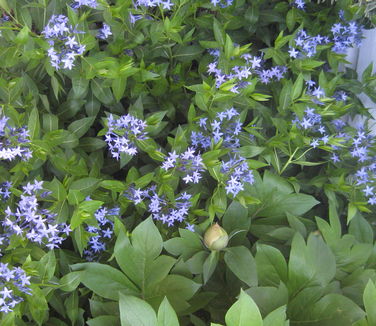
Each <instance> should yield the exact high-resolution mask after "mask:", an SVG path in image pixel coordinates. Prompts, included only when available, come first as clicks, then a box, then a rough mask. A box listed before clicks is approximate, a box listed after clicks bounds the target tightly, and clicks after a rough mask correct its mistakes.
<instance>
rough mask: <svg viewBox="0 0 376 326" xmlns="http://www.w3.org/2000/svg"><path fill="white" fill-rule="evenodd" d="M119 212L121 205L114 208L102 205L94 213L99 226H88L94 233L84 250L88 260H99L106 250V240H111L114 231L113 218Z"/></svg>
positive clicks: (89, 230)
mask: <svg viewBox="0 0 376 326" xmlns="http://www.w3.org/2000/svg"><path fill="white" fill-rule="evenodd" d="M89 200H90V199H89ZM119 214H120V208H119V207H114V208H112V209H107V208H106V207H101V208H99V209H97V211H96V212H95V213H94V217H95V219H96V221H97V224H98V227H94V226H88V227H87V228H86V230H87V231H88V232H90V233H93V235H92V236H91V237H90V238H89V242H88V246H87V248H86V249H85V250H84V251H83V255H84V257H85V259H86V260H88V261H94V260H98V259H99V256H100V253H101V252H103V251H105V250H106V242H107V241H108V240H111V238H112V235H113V232H114V231H113V229H114V223H113V221H112V220H111V219H112V218H113V217H112V216H119Z"/></svg>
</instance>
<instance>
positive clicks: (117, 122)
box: [105, 114, 147, 160]
mask: <svg viewBox="0 0 376 326" xmlns="http://www.w3.org/2000/svg"><path fill="white" fill-rule="evenodd" d="M107 121H108V131H107V133H106V136H105V141H106V143H107V145H108V148H109V149H110V152H111V154H112V156H113V157H114V158H116V159H117V160H118V159H120V154H121V153H125V154H128V155H131V156H133V155H136V154H137V147H136V143H135V141H136V140H143V139H146V138H147V134H146V132H145V131H144V130H145V128H146V122H145V121H143V120H141V119H137V118H135V117H133V116H131V115H130V114H126V115H122V116H121V117H119V118H118V119H115V118H114V117H113V116H112V114H110V116H109V117H108V120H107Z"/></svg>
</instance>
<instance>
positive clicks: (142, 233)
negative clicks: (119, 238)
mask: <svg viewBox="0 0 376 326" xmlns="http://www.w3.org/2000/svg"><path fill="white" fill-rule="evenodd" d="M132 245H133V247H134V248H135V249H136V250H138V251H139V252H140V253H142V255H144V256H145V257H146V258H151V259H154V258H156V257H158V255H159V254H160V253H161V251H162V247H163V241H162V237H161V235H160V234H159V231H158V229H157V227H156V226H155V225H154V223H153V220H152V218H151V217H149V218H148V219H147V220H145V221H143V222H141V223H140V224H139V225H138V226H137V227H136V228H135V229H134V231H133V232H132Z"/></svg>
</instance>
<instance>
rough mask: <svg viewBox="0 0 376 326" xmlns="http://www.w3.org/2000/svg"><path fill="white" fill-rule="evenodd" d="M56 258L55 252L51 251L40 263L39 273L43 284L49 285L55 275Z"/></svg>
mask: <svg viewBox="0 0 376 326" xmlns="http://www.w3.org/2000/svg"><path fill="white" fill-rule="evenodd" d="M55 268H56V258H55V254H54V252H53V251H49V252H48V253H47V254H45V255H44V256H43V257H42V258H41V259H40V261H39V264H38V271H39V277H40V279H41V281H42V283H47V282H48V281H49V280H50V279H51V278H52V277H53V276H54V273H55Z"/></svg>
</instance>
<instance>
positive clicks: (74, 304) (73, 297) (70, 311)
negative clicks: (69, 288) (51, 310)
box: [64, 291, 78, 325]
mask: <svg viewBox="0 0 376 326" xmlns="http://www.w3.org/2000/svg"><path fill="white" fill-rule="evenodd" d="M64 307H65V311H66V312H67V315H68V318H69V320H70V321H71V323H72V325H74V324H75V323H76V321H77V319H78V294H77V291H74V292H72V293H71V294H69V296H68V298H67V299H66V300H65V301H64Z"/></svg>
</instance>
